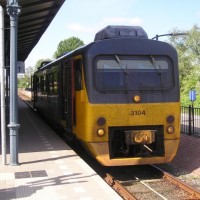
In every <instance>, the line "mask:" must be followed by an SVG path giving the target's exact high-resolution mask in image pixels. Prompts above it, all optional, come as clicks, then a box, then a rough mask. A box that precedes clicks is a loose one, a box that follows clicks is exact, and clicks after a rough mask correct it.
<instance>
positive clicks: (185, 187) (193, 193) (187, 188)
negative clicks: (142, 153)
mask: <svg viewBox="0 0 200 200" xmlns="http://www.w3.org/2000/svg"><path fill="white" fill-rule="evenodd" d="M152 166H153V167H155V168H156V169H158V170H160V171H161V172H162V173H163V174H164V176H163V178H164V179H167V180H169V181H171V182H172V183H174V184H177V185H178V187H180V188H181V189H183V190H184V191H186V192H188V193H189V194H190V195H191V198H192V199H200V192H199V191H197V190H196V189H194V188H192V187H191V186H189V185H188V184H186V183H184V182H182V181H181V180H179V179H177V178H175V177H174V176H172V175H171V174H169V173H167V172H165V171H164V170H162V169H160V168H159V167H157V166H155V165H152Z"/></svg>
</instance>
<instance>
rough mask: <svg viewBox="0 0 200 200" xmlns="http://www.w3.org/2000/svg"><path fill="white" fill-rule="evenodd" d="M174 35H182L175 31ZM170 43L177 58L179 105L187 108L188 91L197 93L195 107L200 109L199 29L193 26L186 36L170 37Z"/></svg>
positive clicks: (188, 101) (188, 102)
mask: <svg viewBox="0 0 200 200" xmlns="http://www.w3.org/2000/svg"><path fill="white" fill-rule="evenodd" d="M173 32H174V33H180V32H181V33H182V32H184V31H180V30H177V29H174V30H173ZM170 42H171V44H172V45H174V46H175V48H176V50H177V52H178V57H179V78H180V91H181V104H182V105H184V106H188V105H190V104H191V102H190V100H189V91H190V90H191V89H195V90H196V91H197V100H196V101H195V102H194V105H195V106H196V107H200V97H199V95H200V87H199V86H200V28H199V27H198V26H197V25H194V26H193V27H192V29H191V30H189V31H188V32H187V35H183V36H178V37H170Z"/></svg>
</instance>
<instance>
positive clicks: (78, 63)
mask: <svg viewBox="0 0 200 200" xmlns="http://www.w3.org/2000/svg"><path fill="white" fill-rule="evenodd" d="M74 67H75V89H76V91H80V90H82V89H83V86H82V60H81V59H78V60H75V61H74Z"/></svg>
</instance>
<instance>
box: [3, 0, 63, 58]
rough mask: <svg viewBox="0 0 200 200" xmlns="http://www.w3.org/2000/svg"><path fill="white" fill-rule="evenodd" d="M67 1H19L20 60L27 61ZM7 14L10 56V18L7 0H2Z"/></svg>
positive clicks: (7, 46)
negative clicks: (7, 10)
mask: <svg viewBox="0 0 200 200" xmlns="http://www.w3.org/2000/svg"><path fill="white" fill-rule="evenodd" d="M64 2H65V0H18V3H19V6H21V8H22V9H21V14H20V15H19V22H18V60H19V61H25V60H26V58H27V57H28V55H29V53H30V52H31V50H32V49H33V48H34V46H35V45H36V44H37V42H38V41H39V39H40V38H41V36H42V35H43V33H44V32H45V30H46V29H47V28H48V26H49V24H50V23H51V21H52V20H53V18H54V17H55V15H56V13H57V12H58V10H59V9H60V8H61V6H62V5H63V3H64ZM0 5H1V6H2V7H3V8H4V14H5V28H6V32H5V44H6V54H9V40H10V39H9V38H10V31H9V30H8V28H10V18H9V16H8V14H7V12H6V5H7V1H6V0H0Z"/></svg>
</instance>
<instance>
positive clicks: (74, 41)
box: [53, 37, 84, 58]
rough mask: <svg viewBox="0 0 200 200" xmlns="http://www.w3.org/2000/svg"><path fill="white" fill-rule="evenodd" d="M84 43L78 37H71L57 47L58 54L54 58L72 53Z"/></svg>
mask: <svg viewBox="0 0 200 200" xmlns="http://www.w3.org/2000/svg"><path fill="white" fill-rule="evenodd" d="M83 45H84V43H83V41H82V40H80V39H79V38H77V37H70V38H68V39H65V40H62V41H61V42H60V43H59V44H58V47H57V50H56V52H55V53H54V56H53V57H54V58H58V57H60V56H61V55H62V54H64V53H65V52H70V51H72V50H74V49H76V48H78V47H80V46H83Z"/></svg>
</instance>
